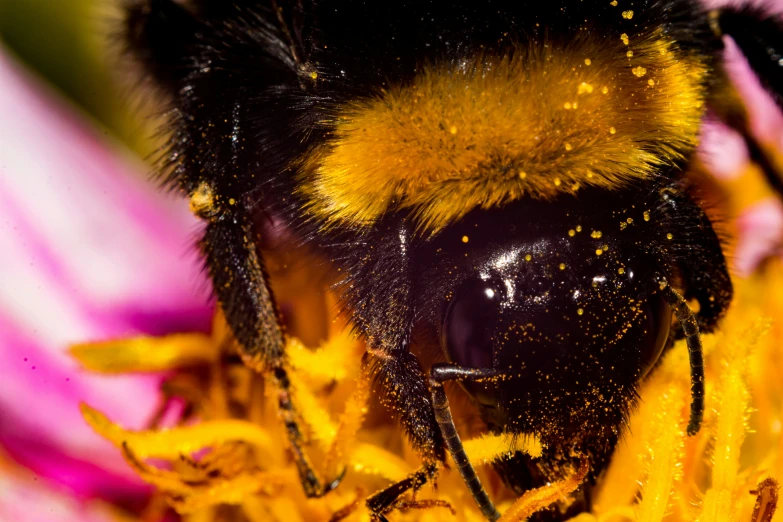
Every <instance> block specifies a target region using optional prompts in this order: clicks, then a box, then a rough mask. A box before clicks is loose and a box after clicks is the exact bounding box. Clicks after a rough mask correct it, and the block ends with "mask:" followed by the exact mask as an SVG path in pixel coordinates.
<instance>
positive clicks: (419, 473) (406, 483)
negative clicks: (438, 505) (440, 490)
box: [366, 462, 438, 522]
mask: <svg viewBox="0 0 783 522" xmlns="http://www.w3.org/2000/svg"><path fill="white" fill-rule="evenodd" d="M437 473H438V465H437V463H435V462H430V463H427V464H425V465H424V466H422V467H421V468H419V469H417V470H416V471H414V472H413V473H411V474H410V475H408V476H407V477H405V478H404V479H402V480H401V481H399V482H396V483H394V484H392V485H391V486H389V487H388V488H386V489H384V490H381V491H379V492H378V493H376V494H374V495H373V496H371V497H370V498H368V499H367V503H366V506H367V509H368V510H369V511H370V513H371V516H372V517H373V518H374V519H376V520H378V521H380V522H387V519H386V517H385V516H384V515H386V514H388V513H389V512H391V511H392V510H393V509H394V506H395V504H396V503H397V501H398V499H399V498H400V497H401V496H402V495H404V494H405V493H407V492H408V491H410V490H414V491H416V490H418V489H419V488H421V487H422V486H423V485H424V484H426V483H427V482H429V481H431V480H433V478H434V477H435V475H437Z"/></svg>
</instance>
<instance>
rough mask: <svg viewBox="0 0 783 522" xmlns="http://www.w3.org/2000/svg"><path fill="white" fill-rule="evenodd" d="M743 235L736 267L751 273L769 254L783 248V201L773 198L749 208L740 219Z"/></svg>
mask: <svg viewBox="0 0 783 522" xmlns="http://www.w3.org/2000/svg"><path fill="white" fill-rule="evenodd" d="M737 228H738V230H739V237H738V238H737V249H736V250H735V253H734V263H733V264H734V269H735V271H736V273H737V275H739V276H748V275H750V274H751V273H752V272H753V270H754V269H755V268H756V267H757V266H758V265H759V263H760V262H761V261H763V260H764V259H765V258H767V257H770V256H773V255H778V256H779V255H781V253H782V252H783V204H781V202H780V200H779V199H777V198H770V199H767V200H765V201H762V202H761V203H758V204H756V205H754V206H752V207H751V208H749V209H747V210H745V211H744V212H743V213H742V215H740V217H739V218H738V219H737Z"/></svg>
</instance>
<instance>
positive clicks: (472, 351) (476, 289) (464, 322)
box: [442, 279, 501, 368]
mask: <svg viewBox="0 0 783 522" xmlns="http://www.w3.org/2000/svg"><path fill="white" fill-rule="evenodd" d="M500 299H501V294H500V290H499V288H498V285H497V284H494V283H493V282H492V281H491V280H490V281H483V280H481V279H473V280H468V281H466V282H465V283H463V284H462V285H461V286H460V287H459V288H458V289H457V292H456V293H455V295H454V299H452V301H451V303H450V304H449V308H448V310H447V311H446V315H445V317H444V320H443V338H442V345H443V348H444V350H445V352H446V357H447V358H448V360H449V361H450V362H454V363H456V364H458V365H460V366H464V367H468V368H492V367H493V364H492V333H493V330H494V328H495V325H496V324H497V319H498V311H499V305H500Z"/></svg>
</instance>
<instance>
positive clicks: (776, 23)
mask: <svg viewBox="0 0 783 522" xmlns="http://www.w3.org/2000/svg"><path fill="white" fill-rule="evenodd" d="M712 21H713V27H714V29H715V32H716V33H717V34H719V35H720V36H723V35H727V36H730V37H731V38H732V39H733V40H734V42H736V44H737V46H738V47H739V49H740V51H742V54H743V55H744V56H745V58H746V59H747V61H748V63H749V64H750V66H751V68H752V69H753V72H755V73H756V76H757V77H758V78H759V80H760V81H761V83H762V85H764V87H765V88H766V89H767V91H769V92H770V94H771V95H772V97H773V98H774V100H775V102H776V103H777V105H778V107H780V108H781V109H783V20H781V19H779V18H777V17H774V16H769V15H767V14H765V13H764V12H763V10H761V9H759V8H757V7H752V6H745V7H742V8H732V7H726V8H722V9H718V10H715V11H713V12H712ZM724 83H725V84H726V86H725V87H724V91H729V92H723V93H719V96H717V100H718V103H717V104H714V105H716V106H715V109H716V110H717V112H718V115H719V116H720V117H721V119H722V120H723V121H724V122H725V123H726V124H727V125H729V126H730V127H731V128H733V129H735V130H736V131H737V132H739V133H740V134H741V135H742V137H743V138H744V140H745V143H746V145H747V148H748V154H749V156H750V159H751V160H752V161H753V162H754V163H756V165H758V166H759V168H761V170H762V172H763V173H764V176H765V177H766V179H767V182H768V183H769V184H770V186H771V187H772V188H773V189H774V190H775V191H776V192H777V193H778V194H780V195H781V196H783V165H780V163H779V162H776V161H775V156H774V154H773V153H771V151H770V150H768V148H767V147H765V145H764V144H763V143H761V142H759V140H758V139H756V137H755V136H754V135H753V133H752V131H751V129H750V125H749V121H748V115H747V113H746V111H745V107H744V106H743V103H742V101H741V98H740V97H739V95H738V94H737V93H736V91H735V90H734V89H733V88H732V87H730V86H729V82H728V81H725V82H724Z"/></svg>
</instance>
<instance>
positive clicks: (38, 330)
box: [0, 47, 211, 495]
mask: <svg viewBox="0 0 783 522" xmlns="http://www.w3.org/2000/svg"><path fill="white" fill-rule="evenodd" d="M0 92H2V93H3V95H2V96H0V115H2V117H0V252H2V256H0V273H2V274H3V275H2V277H3V283H2V284H1V285H0V347H2V348H0V367H2V368H3V378H2V379H0V445H3V446H5V447H6V448H7V449H9V450H10V451H11V456H12V457H13V458H15V459H17V460H18V461H20V462H22V463H23V464H26V465H28V466H30V467H31V468H32V469H33V470H34V471H35V472H37V473H39V474H41V475H43V476H46V477H48V478H52V479H55V480H62V481H64V482H67V483H68V485H69V487H71V488H72V489H73V490H74V491H75V492H77V493H79V494H82V495H92V494H105V493H106V492H110V491H114V489H116V487H119V488H122V487H127V485H128V480H129V478H130V477H131V476H132V475H131V472H130V471H129V469H128V468H127V466H126V465H125V463H124V462H123V461H122V459H121V458H120V455H119V452H118V451H117V450H116V449H115V448H113V447H111V446H110V445H109V444H108V443H106V442H104V441H103V440H101V439H100V438H99V437H97V436H96V435H94V434H93V433H92V431H91V430H90V429H89V428H88V427H87V426H86V425H85V423H84V422H83V421H82V419H81V416H80V415H79V411H78V404H79V402H80V401H86V402H88V403H90V404H91V405H93V406H95V407H97V408H99V409H101V410H103V411H106V412H108V413H109V414H110V415H111V416H112V418H113V419H115V420H117V421H119V422H121V423H123V424H125V425H127V426H131V427H140V426H142V425H143V423H144V422H145V420H146V419H147V418H148V416H149V414H150V411H151V409H152V408H153V407H154V406H155V405H156V401H157V395H158V394H157V388H156V387H157V381H158V379H157V378H153V377H149V376H142V377H106V376H98V375H89V374H86V373H84V372H81V371H80V370H79V368H78V367H77V365H76V363H75V362H74V361H72V360H71V359H70V358H69V357H68V355H67V354H66V348H67V347H68V345H70V344H71V343H75V342H82V341H87V340H93V339H96V340H97V339H107V338H111V337H119V336H127V335H134V334H139V333H147V334H159V333H165V332H171V331H183V330H194V329H198V330H206V329H208V328H209V324H210V316H211V310H210V307H209V306H207V296H206V294H205V291H206V285H205V283H204V280H203V276H202V275H201V274H200V268H199V265H198V262H197V259H196V256H195V255H193V254H192V248H191V244H192V235H193V232H194V230H195V225H196V223H195V220H194V219H193V218H192V217H191V216H190V215H189V213H188V212H187V208H186V205H185V203H184V202H183V201H181V200H179V199H178V198H174V197H171V196H165V195H163V194H161V193H160V192H159V191H158V190H157V189H156V188H155V186H154V184H153V183H150V182H148V181H147V180H146V179H145V175H144V172H146V171H147V170H148V169H147V168H146V167H144V166H142V165H140V164H138V163H137V162H136V161H135V160H133V159H132V157H131V156H130V155H129V154H128V153H126V152H123V151H122V150H121V149H120V148H119V147H118V145H117V144H116V143H112V142H110V141H109V140H108V139H107V138H106V137H105V136H100V135H99V134H98V133H97V132H96V131H95V130H94V129H93V128H92V127H91V126H90V124H89V123H87V122H86V121H84V119H83V116H81V115H79V114H78V113H76V112H75V111H74V110H73V109H71V108H70V107H67V106H65V105H64V104H63V101H62V100H61V99H59V98H58V97H57V96H56V95H55V94H54V93H53V92H51V91H50V90H49V89H47V88H46V87H44V86H43V85H41V83H40V82H39V81H38V80H37V79H36V78H33V77H32V76H31V75H30V74H29V73H28V72H26V71H24V70H23V69H22V68H21V67H20V65H19V64H18V63H16V62H14V61H12V60H11V59H10V57H9V55H8V54H7V53H5V52H4V51H3V49H2V48H1V47H0ZM112 481H115V482H116V484H112ZM117 481H119V482H117ZM134 482H135V479H134ZM113 488H114V489H113ZM136 491H139V489H138V487H137V488H136Z"/></svg>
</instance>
